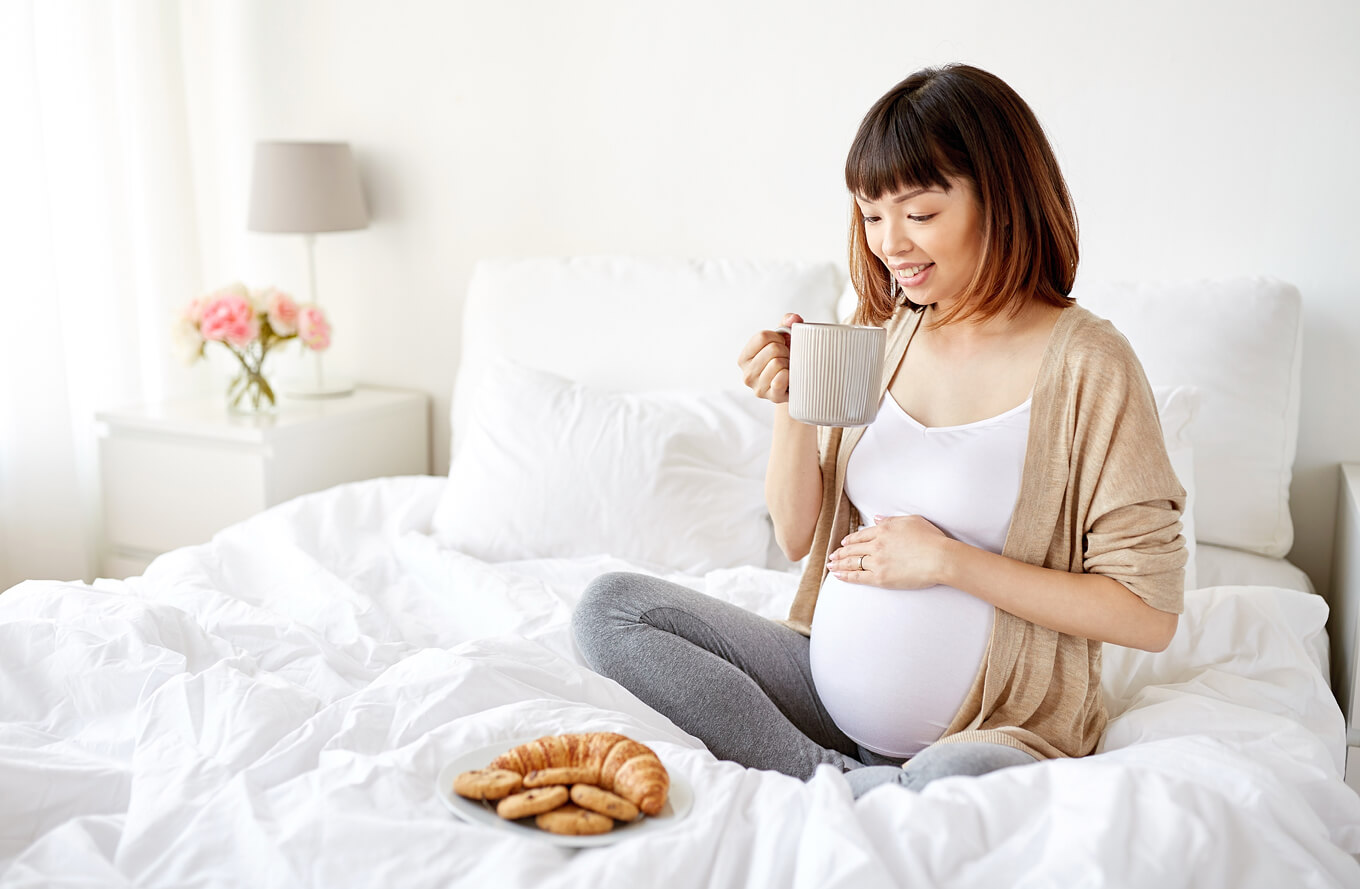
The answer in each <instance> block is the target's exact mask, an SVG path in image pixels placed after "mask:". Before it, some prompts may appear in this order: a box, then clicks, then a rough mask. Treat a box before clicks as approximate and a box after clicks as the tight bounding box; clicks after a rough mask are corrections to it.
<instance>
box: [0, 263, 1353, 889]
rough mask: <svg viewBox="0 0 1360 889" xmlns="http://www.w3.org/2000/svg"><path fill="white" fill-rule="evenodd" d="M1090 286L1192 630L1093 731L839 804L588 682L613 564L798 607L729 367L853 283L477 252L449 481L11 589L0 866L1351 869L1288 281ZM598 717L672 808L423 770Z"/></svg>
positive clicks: (951, 881)
mask: <svg viewBox="0 0 1360 889" xmlns="http://www.w3.org/2000/svg"><path fill="white" fill-rule="evenodd" d="M1078 295H1079V297H1080V298H1081V300H1082V302H1083V304H1086V305H1088V306H1089V307H1090V308H1091V309H1092V310H1093V311H1095V312H1097V314H1101V315H1104V316H1106V317H1109V318H1111V319H1112V320H1114V321H1115V323H1116V324H1117V325H1118V326H1119V327H1120V328H1121V329H1122V330H1123V331H1124V332H1125V333H1126V335H1128V336H1129V338H1130V340H1131V341H1132V342H1133V344H1134V346H1135V348H1136V349H1137V350H1138V351H1139V354H1140V356H1141V357H1142V359H1143V361H1144V364H1145V366H1146V368H1147V371H1148V375H1149V378H1150V380H1151V382H1152V383H1153V384H1154V387H1155V388H1156V390H1157V395H1158V404H1159V410H1160V411H1161V415H1162V421H1163V428H1164V432H1165V433H1166V436H1167V444H1168V450H1169V452H1170V453H1171V454H1172V458H1173V463H1174V464H1175V465H1176V467H1177V472H1178V474H1180V476H1181V478H1182V481H1183V482H1184V483H1185V485H1186V488H1187V490H1189V491H1190V492H1191V502H1190V507H1189V510H1188V511H1187V515H1186V521H1185V524H1186V532H1187V536H1188V537H1189V538H1191V539H1193V541H1194V543H1195V547H1194V552H1193V557H1192V565H1191V566H1190V569H1189V570H1190V571H1191V572H1192V577H1191V579H1190V583H1189V584H1188V586H1190V587H1191V589H1190V590H1189V591H1188V592H1187V596H1186V612H1185V615H1184V617H1183V619H1182V621H1181V624H1180V628H1179V630H1178V632H1177V635H1176V638H1175V639H1174V641H1173V642H1172V644H1171V646H1170V647H1169V648H1168V649H1167V650H1166V651H1164V652H1160V653H1156V654H1152V653H1147V652H1140V651H1133V650H1126V649H1119V648H1116V647H1113V646H1107V648H1106V652H1105V672H1104V678H1103V682H1104V687H1105V691H1106V695H1107V698H1108V701H1109V708H1110V713H1111V717H1112V718H1111V721H1110V724H1109V728H1108V730H1107V732H1106V733H1105V735H1104V737H1103V739H1102V741H1101V744H1100V747H1099V749H1098V751H1097V754H1096V755H1094V756H1091V757H1087V758H1085V759H1082V760H1064V761H1050V762H1044V763H1041V764H1038V765H1035V766H1032V767H1026V768H1020V769H1012V770H1007V771H1002V772H997V773H994V774H992V775H988V776H985V777H982V778H978V779H945V780H941V781H937V782H935V783H934V784H932V785H931V786H929V787H928V788H926V790H925V791H923V792H921V793H913V792H910V791H906V790H904V789H901V788H898V787H884V788H880V789H876V790H874V791H872V792H870V793H869V794H867V795H866V796H864V797H863V798H861V799H860V800H858V801H856V800H853V799H852V797H851V794H850V792H849V788H848V786H847V785H846V783H845V781H844V779H843V777H841V776H840V775H839V774H837V773H835V772H834V770H832V769H831V768H830V767H823V768H822V769H821V770H820V771H819V772H818V773H817V774H816V775H815V776H814V777H813V778H812V779H811V780H809V781H808V782H806V783H804V782H802V781H798V780H796V779H793V778H789V777H786V776H783V775H780V774H776V773H773V772H761V771H753V770H748V769H745V768H743V767H741V766H739V765H736V764H734V763H730V762H722V761H719V760H717V759H715V758H714V757H713V756H712V755H711V754H709V753H708V752H707V751H706V750H705V749H704V747H703V745H702V744H701V743H700V742H699V741H698V740H697V739H695V738H693V737H691V736H689V735H687V734H686V733H685V732H683V731H681V730H680V729H679V728H677V727H676V726H675V725H674V724H672V723H671V722H670V721H669V720H668V719H666V718H665V717H663V716H661V715H660V714H658V713H657V712H655V711H654V710H652V709H650V708H649V707H647V706H645V705H644V704H642V703H641V702H640V701H639V700H638V699H637V698H635V697H634V696H632V695H631V694H630V693H629V692H628V691H627V690H625V689H624V688H622V687H621V686H619V685H617V684H616V683H614V682H612V681H611V680H608V679H605V678H603V677H601V676H599V675H597V674H595V673H593V672H591V671H590V670H588V669H587V668H586V667H585V666H584V664H583V661H582V659H581V657H580V654H579V652H578V651H577V650H576V647H575V645H574V642H573V640H572V637H571V633H570V624H569V621H570V615H571V611H572V607H573V605H574V604H575V602H576V601H577V600H578V598H579V596H580V594H581V591H582V590H583V588H584V587H585V585H586V584H587V583H588V582H589V581H590V580H591V579H592V578H593V577H595V576H597V575H599V574H602V573H604V572H606V571H614V570H635V571H646V572H650V573H654V574H658V575H660V576H664V577H668V578H671V579H673V580H676V581H677V582H680V583H683V584H686V585H688V586H690V587H692V588H694V589H698V590H702V591H704V592H706V593H707V594H709V595H713V596H717V597H720V598H723V599H725V600H728V601H731V602H734V603H737V604H740V605H742V606H744V607H747V608H750V609H752V610H754V611H756V612H758V613H760V614H764V615H767V616H770V617H783V616H785V614H786V612H787V608H788V604H789V602H790V601H791V599H792V596H793V592H794V587H795V585H796V579H797V566H796V565H792V564H790V563H788V562H787V561H786V560H784V559H783V557H782V555H780V554H779V552H778V550H777V548H775V547H774V546H773V543H772V536H771V530H770V527H769V521H768V517H767V516H766V515H765V514H764V511H763V506H762V500H761V498H762V494H761V478H762V474H763V468H764V458H765V453H766V451H767V449H768V446H769V419H770V418H769V414H768V412H767V410H766V408H767V407H768V406H767V405H764V404H763V403H760V402H758V401H756V400H755V399H753V398H751V397H749V396H745V395H744V394H743V393H742V392H740V391H734V390H738V389H739V381H738V380H737V379H736V367H735V352H736V349H737V347H738V346H739V345H740V343H741V342H742V341H744V339H745V338H746V337H747V336H749V334H750V333H751V332H752V331H754V330H755V329H757V328H759V327H762V326H769V325H771V324H773V323H774V322H775V321H776V320H777V319H778V317H779V316H780V314H781V313H782V312H783V311H787V310H793V311H799V312H800V313H801V314H803V315H804V317H805V318H807V319H808V320H829V319H833V318H836V317H843V316H844V314H845V312H846V310H847V308H848V305H849V304H848V302H847V300H848V298H849V297H848V295H847V290H846V284H845V280H844V276H843V274H842V273H840V272H839V270H838V269H837V268H836V267H835V266H833V265H831V264H819V263H779V262H754V261H752V262H739V261H706V262H697V261H696V262H687V261H679V260H660V259H635V258H619V257H593V258H584V257H583V258H572V259H540V260H502V261H487V262H483V263H481V264H479V266H478V267H477V269H476V272H475V273H474V275H473V278H472V281H471V283H470V286H469V292H468V295H467V302H466V310H465V315H464V321H463V329H462V338H463V357H462V365H461V367H460V370H459V374H458V378H457V380H456V384H455V386H454V393H453V399H454V400H453V404H452V409H451V415H452V423H453V430H452V432H453V457H452V460H451V463H450V466H449V473H448V476H447V477H444V476H439V477H406V478H388V479H375V480H371V481H366V482H359V483H355V484H349V485H343V486H340V487H337V488H333V489H330V490H327V491H323V492H319V493H316V494H311V495H307V496H304V497H301V498H298V499H296V500H293V501H290V502H288V503H285V504H281V505H279V506H277V507H274V508H272V509H270V510H268V511H266V512H264V513H261V514H260V515H258V516H255V517H254V518H251V519H249V520H247V521H245V522H242V523H240V524H238V525H235V526H232V527H230V528H228V529H226V530H224V531H222V532H221V533H219V534H218V535H216V536H215V537H214V538H213V539H212V540H211V541H210V542H208V543H205V544H202V545H200V546H194V547H188V548H184V549H180V550H176V551H173V552H171V553H168V554H166V555H164V556H161V557H160V558H158V559H156V560H155V561H154V562H153V563H152V564H151V565H150V567H149V568H148V569H147V571H146V573H145V574H144V575H143V576H140V577H134V578H129V579H127V580H123V581H113V580H99V581H97V582H95V583H94V584H89V585H86V584H79V583H58V582H49V581H28V582H25V583H22V584H20V585H18V586H16V587H14V588H12V589H10V590H8V591H6V592H4V593H3V595H0V701H3V708H2V709H3V712H0V799H3V800H4V803H3V810H0V883H3V885H5V886H7V887H9V886H13V887H19V886H43V887H53V886H75V885H81V886H89V885H98V886H124V885H126V886H141V887H147V886H174V887H185V886H223V885H240V886H250V887H252V889H260V887H269V886H290V887H291V886H324V887H345V886H363V887H371V886H375V885H395V884H399V885H402V886H407V887H417V886H445V885H467V886H507V887H520V886H525V887H527V886H534V887H542V886H578V885H619V886H645V885H655V884H659V883H660V882H662V880H663V879H664V882H665V884H666V885H668V886H677V887H684V886H696V887H698V886H724V887H727V886H732V887H738V886H740V887H775V886H778V887H786V886H797V887H803V886H806V887H832V886H836V887H840V886H844V887H879V886H883V887H889V886H907V885H911V886H941V887H973V886H976V887H988V889H991V887H996V886H1055V887H1076V886H1137V887H1142V886H1155V887H1158V889H1171V887H1178V886H1185V887H1195V889H1209V887H1233V889H1242V887H1263V889H1264V887H1269V889H1277V887H1282V886H1306V887H1347V886H1349V887H1355V886H1360V857H1357V856H1358V855H1360V796H1357V795H1356V793H1355V792H1354V791H1352V790H1351V789H1350V788H1349V787H1347V786H1346V785H1345V784H1344V783H1343V757H1344V751H1345V737H1346V736H1345V732H1346V727H1345V725H1344V721H1343V717H1342V713H1341V711H1340V709H1339V708H1338V706H1337V703H1336V700H1335V699H1334V697H1333V695H1332V692H1331V690H1330V688H1329V686H1328V683H1327V678H1326V677H1327V675H1328V671H1327V662H1328V657H1329V647H1328V640H1327V636H1326V632H1325V624H1326V618H1327V606H1326V603H1325V602H1324V601H1323V599H1322V598H1321V597H1320V596H1318V595H1316V594H1315V593H1314V592H1313V591H1312V589H1311V586H1310V584H1309V581H1308V578H1307V577H1306V576H1305V575H1304V574H1303V573H1302V572H1300V571H1298V569H1296V568H1294V567H1293V566H1292V565H1290V564H1289V563H1288V562H1287V561H1285V560H1284V558H1283V556H1284V555H1285V554H1286V553H1287V552H1288V550H1289V547H1290V545H1291V542H1292V523H1291V518H1290V515H1289V511H1288V508H1289V504H1288V484H1289V474H1290V465H1291V464H1292V462H1293V455H1294V449H1295V447H1296V441H1295V436H1296V430H1297V417H1298V400H1299V330H1300V323H1299V316H1300V300H1299V296H1298V293H1297V292H1296V291H1295V290H1294V289H1293V288H1292V287H1289V286H1288V285H1285V284H1282V283H1280V282H1276V281H1271V280H1266V279H1235V280H1220V281H1199V282H1183V283H1178V284H1160V285H1155V284H1139V285H1109V286H1101V287H1097V286H1090V287H1086V288H1084V289H1082V290H1080V291H1079V294H1078ZM1243 350H1248V351H1249V353H1250V354H1253V355H1255V356H1256V358H1257V360H1255V361H1253V362H1251V363H1249V365H1246V366H1244V365H1243V364H1242V363H1241V362H1239V361H1235V360H1229V359H1230V358H1232V357H1234V356H1238V355H1241V354H1244V352H1243ZM715 507H716V508H715ZM715 516H716V518H715ZM581 731H617V732H622V733H624V734H626V735H629V736H631V737H633V738H636V739H637V740H640V741H642V742H644V743H646V744H647V745H649V746H651V747H652V748H653V749H654V750H656V751H657V753H658V754H659V755H660V756H661V758H662V760H663V762H664V763H665V764H666V766H667V768H668V769H669V770H670V771H671V772H672V773H673V774H674V775H676V776H678V777H679V778H681V779H682V781H683V782H684V783H685V784H687V785H688V787H689V788H691V789H692V791H693V803H692V806H691V807H690V809H689V811H688V813H687V814H685V815H684V817H677V818H672V819H670V820H669V821H665V822H661V823H660V828H659V829H653V830H651V831H650V832H638V831H634V833H633V834H631V835H630V834H628V833H627V832H625V831H620V832H618V835H617V837H616V838H615V841H614V842H611V843H609V844H607V845H604V846H601V847H598V848H576V847H565V846H561V845H557V844H555V843H553V842H549V841H546V840H544V839H542V838H541V837H538V836H531V835H528V834H526V833H524V832H519V833H516V832H512V831H508V830H503V829H499V828H497V827H494V826H486V825H482V824H476V823H468V822H466V821H463V820H460V819H459V818H457V817H455V816H454V814H452V813H451V811H450V810H449V807H448V805H447V804H446V801H445V799H444V798H443V796H442V794H441V792H440V790H439V788H438V787H437V785H436V776H438V775H439V774H440V772H441V770H443V769H444V768H445V767H446V766H447V765H448V764H449V763H451V762H454V761H456V760H457V759H458V758H459V757H460V756H463V755H466V754H467V752H468V751H475V750H480V749H484V748H488V747H493V746H495V745H498V744H506V745H507V746H508V744H509V742H511V741H513V740H518V739H525V738H530V737H535V736H537V735H540V734H553V733H559V732H581Z"/></svg>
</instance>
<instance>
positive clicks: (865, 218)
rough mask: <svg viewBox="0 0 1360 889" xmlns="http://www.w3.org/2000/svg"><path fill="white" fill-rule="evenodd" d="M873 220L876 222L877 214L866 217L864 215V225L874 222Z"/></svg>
mask: <svg viewBox="0 0 1360 889" xmlns="http://www.w3.org/2000/svg"><path fill="white" fill-rule="evenodd" d="M874 222H878V217H877V216H866V217H864V224H865V225H869V224H870V223H874Z"/></svg>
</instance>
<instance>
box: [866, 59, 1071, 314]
mask: <svg viewBox="0 0 1360 889" xmlns="http://www.w3.org/2000/svg"><path fill="white" fill-rule="evenodd" d="M951 178H952V179H956V180H957V179H963V180H967V181H968V182H969V183H970V184H971V185H972V186H973V191H974V194H975V195H976V196H977V200H978V204H979V209H980V211H981V216H982V260H981V262H979V263H978V268H977V270H976V271H975V272H974V273H973V279H972V281H971V282H969V284H968V286H967V287H966V288H965V290H964V293H963V299H961V300H960V301H959V304H958V305H957V306H956V307H955V308H954V309H953V310H951V311H948V312H946V313H944V314H943V315H942V316H941V317H940V318H939V319H937V323H939V324H944V323H948V322H950V321H953V320H956V319H963V318H972V317H976V318H977V319H978V320H982V319H986V318H991V317H994V316H996V315H999V314H1001V313H1002V312H1006V311H1009V313H1010V314H1011V315H1012V316H1014V315H1015V314H1017V313H1018V312H1019V311H1020V309H1021V308H1022V307H1023V306H1024V304H1025V303H1026V302H1027V301H1028V300H1030V299H1038V300H1041V301H1043V302H1046V303H1049V304H1051V305H1055V306H1068V305H1071V304H1072V299H1071V297H1069V296H1068V294H1069V293H1071V292H1072V281H1073V279H1074V278H1075V277H1076V272H1077V215H1076V211H1075V210H1074V209H1073V207H1072V197H1071V195H1070V194H1068V191H1067V184H1066V183H1065V182H1064V181H1063V176H1062V171H1061V170H1059V169H1058V162H1057V160H1056V158H1054V156H1053V149H1052V148H1051V147H1050V146H1049V144H1048V139H1047V138H1046V137H1045V136H1044V131H1043V128H1042V127H1041V126H1040V125H1039V121H1038V119H1037V118H1035V116H1034V112H1033V111H1031V110H1030V107H1029V106H1028V105H1026V104H1025V100H1024V99H1022V98H1020V96H1019V95H1017V94H1016V92H1015V90H1013V89H1011V88H1010V87H1009V86H1007V85H1006V84H1005V82H1003V81H1002V80H1001V79H1000V78H999V77H997V76H996V75H994V74H989V73H987V72H986V71H982V70H980V69H978V68H974V67H972V66H970V65H947V66H945V67H942V68H925V69H923V70H921V71H917V72H916V73H915V74H912V75H911V76H910V77H908V78H907V79H906V80H904V81H902V82H901V83H899V84H898V85H897V86H895V87H893V88H892V89H891V90H889V91H888V93H887V94H886V95H885V96H883V98H881V99H879V100H878V101H877V102H875V103H874V106H873V107H872V108H870V109H869V113H868V114H866V115H865V116H864V120H863V121H862V122H861V123H860V125H859V131H858V132H857V133H856V134H855V141H854V142H853V143H852V144H851V146H850V154H849V156H848V157H847V158H846V160H845V185H846V187H847V188H849V189H850V193H851V197H852V198H853V197H854V196H856V195H858V196H859V197H862V198H866V199H868V200H871V201H876V200H878V199H879V198H881V197H883V196H884V195H887V194H895V193H898V192H901V191H903V190H905V189H907V188H922V187H925V188H943V189H945V190H946V191H948V190H949V188H950V182H949V179H951ZM851 203H852V206H853V209H852V213H851V224H850V279H851V281H852V282H853V284H854V286H855V292H856V293H858V294H859V305H858V307H857V308H856V310H855V322H856V323H858V324H882V323H883V322H884V321H886V320H887V319H888V318H890V317H891V316H892V314H893V312H894V311H896V309H897V307H898V306H899V305H906V306H909V307H910V308H911V309H912V310H913V311H917V312H919V311H921V310H922V309H923V308H924V307H923V306H918V305H916V304H915V303H913V302H911V301H910V300H908V299H907V298H906V296H905V294H904V295H902V296H900V298H899V296H898V294H897V293H896V289H897V285H896V282H895V281H894V280H893V279H892V277H891V272H890V271H889V270H888V269H887V268H885V267H884V265H883V264H882V263H881V262H879V261H878V258H877V257H875V256H874V255H873V253H871V252H870V251H869V245H868V243H867V241H866V240H865V237H864V215H863V214H862V213H861V212H860V209H859V204H858V203H855V202H854V201H853V200H852V202H851Z"/></svg>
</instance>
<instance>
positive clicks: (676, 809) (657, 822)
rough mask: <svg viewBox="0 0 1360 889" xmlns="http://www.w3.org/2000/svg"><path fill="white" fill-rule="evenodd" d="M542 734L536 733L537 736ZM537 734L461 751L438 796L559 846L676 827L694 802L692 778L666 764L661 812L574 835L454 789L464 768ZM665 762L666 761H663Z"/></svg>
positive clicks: (477, 819)
mask: <svg viewBox="0 0 1360 889" xmlns="http://www.w3.org/2000/svg"><path fill="white" fill-rule="evenodd" d="M537 737H542V736H541V735H535V736H534V738H537ZM534 738H523V739H521V740H518V741H514V740H511V741H499V742H497V743H495V744H491V745H489V746H487V747H481V748H478V749H477V750H469V751H468V752H467V753H464V754H461V755H459V756H458V758H457V759H455V760H453V761H452V762H450V763H449V764H448V765H446V766H444V768H442V769H440V770H439V776H438V777H437V778H435V781H434V792H435V796H437V797H439V799H440V800H441V801H442V802H443V803H444V805H445V806H447V807H448V809H449V811H450V812H452V813H453V814H454V815H457V816H458V817H459V818H461V819H462V820H464V821H468V822H471V823H472V824H485V825H487V826H488V827H494V828H496V829H497V830H504V831H509V832H511V833H514V834H517V835H520V836H527V837H533V838H534V839H536V840H542V841H543V842H546V843H552V844H553V845H555V846H608V845H611V844H613V843H617V842H619V841H620V840H626V839H629V838H631V837H640V836H646V835H648V834H653V833H658V832H660V831H663V830H666V829H667V828H670V827H674V826H675V825H676V824H677V823H679V822H680V820H681V819H683V818H684V817H685V816H686V815H688V814H689V810H690V808H691V807H692V806H693V805H694V790H693V788H691V787H690V786H689V782H688V781H686V780H685V779H684V777H683V776H682V775H681V774H680V773H679V772H678V771H676V770H675V769H673V768H671V767H670V766H667V767H666V772H667V773H668V774H669V775H670V779H671V786H670V792H669V793H668V794H667V795H666V804H665V805H664V806H662V807H661V812H660V813H659V814H657V815H643V816H642V817H640V818H639V819H638V820H637V821H633V822H630V823H628V824H619V823H615V825H614V829H613V830H611V831H610V832H609V833H601V834H595V835H594V836H583V837H572V836H563V835H562V834H556V833H549V832H548V831H546V830H540V829H539V828H538V827H537V826H535V825H534V820H533V819H532V818H522V819H520V820H519V821H507V820H506V819H504V818H502V817H501V816H499V815H497V814H496V809H495V807H494V805H493V804H491V803H488V802H484V801H482V800H474V799H467V798H466V797H462V796H459V795H458V794H456V793H454V792H453V779H454V778H456V777H458V776H459V775H460V774H462V773H463V772H470V771H472V770H473V769H484V768H486V766H487V763H489V762H491V760H493V759H495V758H496V757H498V756H500V755H501V754H502V753H504V752H505V751H507V750H509V749H510V748H511V747H516V746H518V745H520V744H523V743H525V742H526V741H532V740H534ZM662 765H665V762H664V761H663V762H662Z"/></svg>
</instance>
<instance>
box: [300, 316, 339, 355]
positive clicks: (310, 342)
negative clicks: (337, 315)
mask: <svg viewBox="0 0 1360 889" xmlns="http://www.w3.org/2000/svg"><path fill="white" fill-rule="evenodd" d="M297 330H298V338H299V339H301V340H302V342H303V343H304V344H306V346H307V348H309V349H312V350H314V351H317V352H320V351H322V350H323V349H327V348H329V347H330V344H331V325H330V322H329V321H327V320H326V313H325V312H323V311H321V309H320V308H319V307H317V306H303V307H302V308H300V309H298V319H297Z"/></svg>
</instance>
